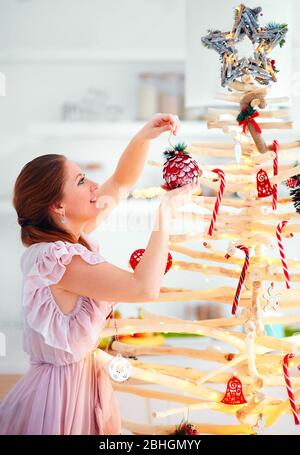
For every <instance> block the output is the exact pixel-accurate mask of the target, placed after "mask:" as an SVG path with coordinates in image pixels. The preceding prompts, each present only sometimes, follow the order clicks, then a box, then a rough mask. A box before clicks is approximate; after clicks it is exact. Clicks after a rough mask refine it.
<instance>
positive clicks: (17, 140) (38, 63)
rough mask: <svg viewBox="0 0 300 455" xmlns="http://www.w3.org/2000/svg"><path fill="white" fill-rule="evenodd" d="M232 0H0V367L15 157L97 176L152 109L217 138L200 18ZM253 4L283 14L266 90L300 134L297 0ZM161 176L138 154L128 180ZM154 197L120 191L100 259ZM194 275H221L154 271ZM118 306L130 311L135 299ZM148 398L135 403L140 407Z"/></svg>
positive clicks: (211, 24)
mask: <svg viewBox="0 0 300 455" xmlns="http://www.w3.org/2000/svg"><path fill="white" fill-rule="evenodd" d="M237 4H238V1H237V0H236V1H232V0H226V1H225V0H210V1H209V2H204V1H201V2H199V1H198V0H151V1H150V0H110V1H109V2H108V1H105V0H88V1H83V0H0V72H1V73H2V77H0V83H1V81H2V82H4V79H5V93H2V95H4V96H1V97H0V219H1V224H0V226H1V227H0V229H1V236H0V252H1V278H0V280H1V294H2V295H1V305H0V332H1V333H0V373H9V372H11V373H22V372H24V371H25V370H26V368H27V359H26V358H25V356H24V354H23V353H22V340H21V333H22V332H21V328H22V322H21V312H20V295H21V273H20V263H19V261H20V257H21V254H22V252H23V247H22V245H21V242H20V240H19V228H18V225H17V223H16V215H15V212H14V210H13V208H12V205H11V196H12V189H13V184H14V181H15V179H16V176H17V175H18V173H19V172H20V170H21V168H22V166H23V165H24V164H25V163H26V162H28V161H29V160H31V159H32V158H34V157H36V156H38V155H41V154H46V153H62V154H65V155H67V156H68V158H70V159H72V160H74V161H76V162H77V163H78V164H80V166H82V168H83V169H84V170H85V172H86V173H87V174H88V175H89V176H90V177H92V178H94V179H95V180H96V181H98V182H99V183H101V181H103V180H104V179H106V178H107V177H108V176H109V175H110V174H111V173H112V172H113V170H114V167H115V165H116V163H117V160H118V158H119V156H120V154H121V153H122V151H123V150H124V148H125V146H126V145H127V143H128V142H129V141H130V139H131V138H132V136H133V135H134V134H135V133H136V132H137V131H138V129H139V128H140V127H141V126H142V125H143V123H144V121H146V120H148V119H149V118H150V117H151V116H152V115H153V114H154V113H155V112H173V113H178V115H179V116H180V118H181V120H182V128H181V131H180V134H179V137H178V139H180V140H183V141H185V142H187V143H192V142H194V141H209V142H213V141H215V140H216V139H220V138H222V137H223V134H222V133H220V132H218V131H216V130H209V131H208V130H207V129H206V124H205V121H204V115H205V111H206V109H207V107H208V105H213V104H215V101H214V95H215V93H216V92H217V91H220V87H219V62H218V57H217V54H215V53H213V52H212V51H207V49H205V48H204V47H203V46H202V45H201V42H200V38H201V36H202V35H204V34H205V33H206V31H207V29H208V28H220V29H221V30H223V29H224V30H225V29H229V28H230V27H231V25H232V23H233V8H234V6H236V5H237ZM258 5H260V6H262V7H263V10H264V16H263V18H261V20H262V22H263V23H265V22H268V21H269V20H272V19H274V20H277V21H279V22H287V23H288V24H289V33H288V37H287V43H286V46H285V47H284V48H283V49H279V50H276V53H275V58H276V60H277V64H278V67H280V68H281V72H280V73H279V76H278V79H279V82H278V84H277V86H276V88H275V90H276V93H278V92H281V93H284V94H288V95H289V96H290V98H291V107H292V109H293V119H294V122H295V129H294V130H293V131H292V132H287V133H282V134H280V138H279V139H280V140H281V139H282V140H284V139H285V138H287V137H288V138H290V139H291V138H299V132H300V131H299V128H300V124H299V120H298V119H299V117H300V107H299V106H300V102H299V101H300V38H299V33H298V30H297V18H299V17H300V16H299V15H300V2H297V1H296V0H295V1H293V0H286V1H285V2H282V1H279V0H262V1H258V2H256V1H252V0H251V1H247V6H250V7H255V6H258ZM294 24H295V32H294ZM2 85H3V84H2ZM0 88H1V87H0ZM2 88H3V87H2ZM219 104H220V102H219ZM267 137H268V136H267ZM166 146H168V138H167V135H164V136H163V137H161V138H159V139H157V140H155V141H153V143H152V144H151V148H150V153H149V159H151V160H157V161H161V162H162V151H163V149H164V148H165V147H166ZM161 183H162V177H161V173H160V171H159V170H158V169H157V168H154V167H151V166H147V167H146V168H145V170H144V173H143V175H142V176H141V178H140V180H139V181H138V182H137V184H136V185H135V187H134V188H133V189H135V188H141V187H145V186H157V185H160V184H161ZM283 191H284V189H281V192H283ZM156 205H157V201H155V200H152V201H145V200H134V199H132V198H131V199H128V200H127V201H124V203H122V204H121V206H120V207H119V209H117V210H116V211H115V213H114V214H113V215H112V216H111V217H110V219H109V220H108V221H107V222H105V223H104V225H103V226H102V227H101V228H100V229H99V230H97V231H96V232H95V233H94V234H93V236H94V237H95V238H96V239H97V240H98V241H99V244H100V248H101V252H102V254H103V256H105V257H106V258H107V260H109V261H111V262H113V263H114V264H116V265H118V266H120V267H123V268H128V258H129V256H130V254H131V252H132V251H134V250H135V249H137V248H143V247H145V246H146V242H147V240H148V237H149V233H150V229H151V222H150V220H151V217H152V215H153V213H154V211H155V207H156ZM198 228H199V227H198ZM296 242H297V240H295V241H294V243H293V245H290V246H289V245H287V254H292V257H294V256H295V252H296V254H297V249H298V251H299V243H298V244H297V243H296ZM289 248H290V250H289ZM199 283H201V286H202V287H203V288H205V287H213V286H221V285H223V284H226V280H225V279H224V283H223V280H221V279H218V281H216V279H215V278H213V277H212V278H206V279H205V281H204V280H202V278H201V277H200V278H198V277H197V276H195V275H194V274H192V273H188V272H182V271H181V272H180V273H176V271H172V272H171V273H169V274H168V275H166V277H165V280H164V285H166V286H184V287H189V288H198V287H199ZM120 307H121V311H122V312H123V313H124V314H126V315H133V314H136V307H137V305H120ZM146 307H147V308H148V309H151V310H153V311H156V312H161V313H162V314H171V315H174V316H179V317H187V318H188V317H200V318H201V317H203V318H206V317H217V316H218V315H220V312H221V311H224V310H223V309H222V308H219V307H218V306H217V305H214V304H209V305H208V304H205V303H203V302H202V303H201V304H200V303H197V302H192V304H191V303H189V304H186V305H182V303H180V302H176V303H172V302H170V303H164V304H161V303H160V304H147V305H146ZM147 406H148V408H147ZM147 406H146V408H145V411H144V412H145V415H147V418H149V419H150V417H149V415H150V414H149V403H148V404H147Z"/></svg>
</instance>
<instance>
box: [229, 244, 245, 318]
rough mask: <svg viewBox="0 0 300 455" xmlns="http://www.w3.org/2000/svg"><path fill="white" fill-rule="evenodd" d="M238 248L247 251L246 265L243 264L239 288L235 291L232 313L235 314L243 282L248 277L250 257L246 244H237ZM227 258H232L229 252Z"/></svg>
mask: <svg viewBox="0 0 300 455" xmlns="http://www.w3.org/2000/svg"><path fill="white" fill-rule="evenodd" d="M236 248H239V249H240V250H242V251H244V253H245V261H244V265H243V268H242V271H241V275H240V279H239V282H238V285H237V288H236V292H235V296H234V299H233V303H232V309H231V313H232V314H233V315H235V313H236V310H237V307H238V304H239V300H240V295H241V291H242V287H243V284H244V282H245V278H246V272H247V270H248V267H249V257H250V254H249V248H247V247H246V246H244V245H236ZM225 258H226V259H228V258H230V255H229V254H228V253H227V254H226V255H225Z"/></svg>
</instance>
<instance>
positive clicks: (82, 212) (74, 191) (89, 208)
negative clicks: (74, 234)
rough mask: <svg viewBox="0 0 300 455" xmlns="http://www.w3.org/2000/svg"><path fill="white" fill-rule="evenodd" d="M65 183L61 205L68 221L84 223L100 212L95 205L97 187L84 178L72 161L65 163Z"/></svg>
mask: <svg viewBox="0 0 300 455" xmlns="http://www.w3.org/2000/svg"><path fill="white" fill-rule="evenodd" d="M65 173H66V181H65V186H64V196H63V200H62V201H61V202H62V205H63V207H64V209H65V215H66V218H67V220H68V221H70V222H75V223H81V222H86V221H88V220H90V219H92V218H94V217H95V216H97V214H98V213H99V212H100V209H99V208H98V207H97V204H96V190H97V188H98V185H97V184H96V183H94V182H92V181H91V180H89V179H88V178H86V177H85V175H84V173H83V172H82V170H81V169H80V167H79V166H77V164H75V163H73V161H70V160H66V162H65Z"/></svg>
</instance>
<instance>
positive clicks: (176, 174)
mask: <svg viewBox="0 0 300 455" xmlns="http://www.w3.org/2000/svg"><path fill="white" fill-rule="evenodd" d="M186 148H187V145H186V144H184V143H178V144H176V145H175V146H174V147H173V148H172V149H169V150H166V151H165V152H164V156H165V158H166V159H167V161H166V162H165V163H164V167H163V178H164V179H165V181H166V183H167V185H164V187H165V188H167V189H171V190H172V189H174V188H178V187H180V186H183V185H187V184H188V183H192V182H195V183H196V182H197V179H198V177H200V176H201V174H202V171H201V170H200V169H199V166H198V164H197V163H196V161H195V160H193V158H192V157H191V156H190V155H189V154H188V152H187V151H186Z"/></svg>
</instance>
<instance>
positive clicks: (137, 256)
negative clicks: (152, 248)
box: [129, 248, 173, 274]
mask: <svg viewBox="0 0 300 455" xmlns="http://www.w3.org/2000/svg"><path fill="white" fill-rule="evenodd" d="M144 253H145V250H144V249H143V248H140V249H139V250H135V251H134V252H133V253H132V255H131V256H130V259H129V264H130V266H131V267H132V269H133V270H134V269H135V268H136V266H137V265H138V263H139V262H140V260H141V259H142V256H143V254H144ZM172 263H173V258H172V256H171V253H168V260H167V264H166V269H165V274H166V273H167V272H168V271H169V270H170V268H171V267H172Z"/></svg>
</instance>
